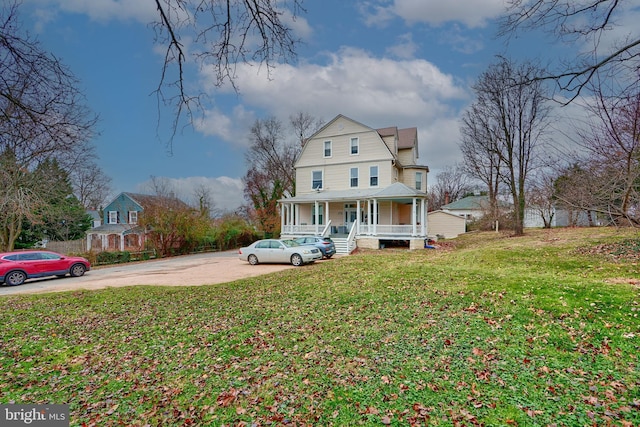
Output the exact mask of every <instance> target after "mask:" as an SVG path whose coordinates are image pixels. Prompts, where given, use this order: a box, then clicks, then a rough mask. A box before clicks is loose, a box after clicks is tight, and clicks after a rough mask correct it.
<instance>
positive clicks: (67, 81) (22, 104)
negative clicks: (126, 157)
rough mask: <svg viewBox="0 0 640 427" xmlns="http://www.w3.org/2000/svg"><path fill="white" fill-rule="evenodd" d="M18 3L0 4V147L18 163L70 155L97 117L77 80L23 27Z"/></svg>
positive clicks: (87, 137)
mask: <svg viewBox="0 0 640 427" xmlns="http://www.w3.org/2000/svg"><path fill="white" fill-rule="evenodd" d="M17 13H18V4H17V3H16V2H11V3H9V4H5V5H4V6H3V7H0V76H2V78H1V79H0V149H3V150H4V149H10V150H11V151H12V152H13V153H15V156H16V158H17V161H18V162H19V163H20V164H22V165H29V166H31V165H34V164H37V163H38V162H41V161H43V160H44V159H46V158H51V157H55V158H56V159H58V161H59V162H60V164H63V165H64V164H66V161H67V159H74V158H76V157H77V155H78V154H79V153H80V152H82V151H83V150H84V149H85V147H86V144H87V143H88V141H90V140H91V138H92V137H93V136H94V133H93V129H94V126H95V124H96V120H97V117H96V116H95V115H92V114H91V112H90V110H89V109H88V108H87V107H86V106H85V105H84V96H83V95H82V93H81V92H80V91H79V90H78V81H77V79H76V78H75V77H74V75H73V74H72V73H71V72H70V71H69V70H68V69H67V68H66V67H65V66H64V65H63V64H62V63H61V62H60V61H58V59H57V58H56V57H55V56H53V55H51V54H49V53H47V52H44V51H43V50H42V49H41V48H40V44H39V43H38V42H37V41H36V40H34V39H31V38H30V37H28V36H27V35H25V34H24V33H22V32H21V28H20V24H19V22H18V14H17Z"/></svg>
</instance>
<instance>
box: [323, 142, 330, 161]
mask: <svg viewBox="0 0 640 427" xmlns="http://www.w3.org/2000/svg"><path fill="white" fill-rule="evenodd" d="M324 157H331V141H325V142H324Z"/></svg>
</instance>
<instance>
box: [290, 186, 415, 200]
mask: <svg viewBox="0 0 640 427" xmlns="http://www.w3.org/2000/svg"><path fill="white" fill-rule="evenodd" d="M424 196H425V193H424V192H422V191H418V190H414V189H413V188H410V187H408V186H406V185H405V184H403V183H401V182H396V183H394V184H392V185H390V186H388V187H386V188H382V189H381V188H366V189H352V190H327V191H318V192H314V193H305V194H301V195H297V196H295V197H289V198H286V199H281V200H279V201H286V202H288V203H290V202H298V203H303V202H307V203H309V202H313V201H316V200H318V201H320V200H331V201H336V200H355V199H366V198H374V199H386V198H392V197H393V198H398V197H406V198H413V197H424Z"/></svg>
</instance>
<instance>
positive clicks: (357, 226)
mask: <svg viewBox="0 0 640 427" xmlns="http://www.w3.org/2000/svg"><path fill="white" fill-rule="evenodd" d="M356 209H358V211H357V212H356V221H358V223H357V224H356V235H359V234H360V222H361V220H362V218H360V199H358V200H357V201H356Z"/></svg>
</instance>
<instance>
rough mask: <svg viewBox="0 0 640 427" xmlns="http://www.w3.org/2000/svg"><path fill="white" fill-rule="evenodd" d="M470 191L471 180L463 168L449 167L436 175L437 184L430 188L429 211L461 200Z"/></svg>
mask: <svg viewBox="0 0 640 427" xmlns="http://www.w3.org/2000/svg"><path fill="white" fill-rule="evenodd" d="M470 191H471V185H470V180H469V177H468V176H467V175H466V173H465V172H464V170H463V169H462V167H461V166H460V165H455V166H447V167H445V168H444V170H442V171H441V172H440V173H438V174H437V175H436V182H435V184H433V185H432V186H431V187H430V188H429V193H428V197H429V210H431V211H435V210H438V209H440V207H441V206H443V205H446V204H447V203H449V202H454V201H456V200H458V199H461V198H462V197H464V196H465V195H466V194H467V193H469V192H470Z"/></svg>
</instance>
